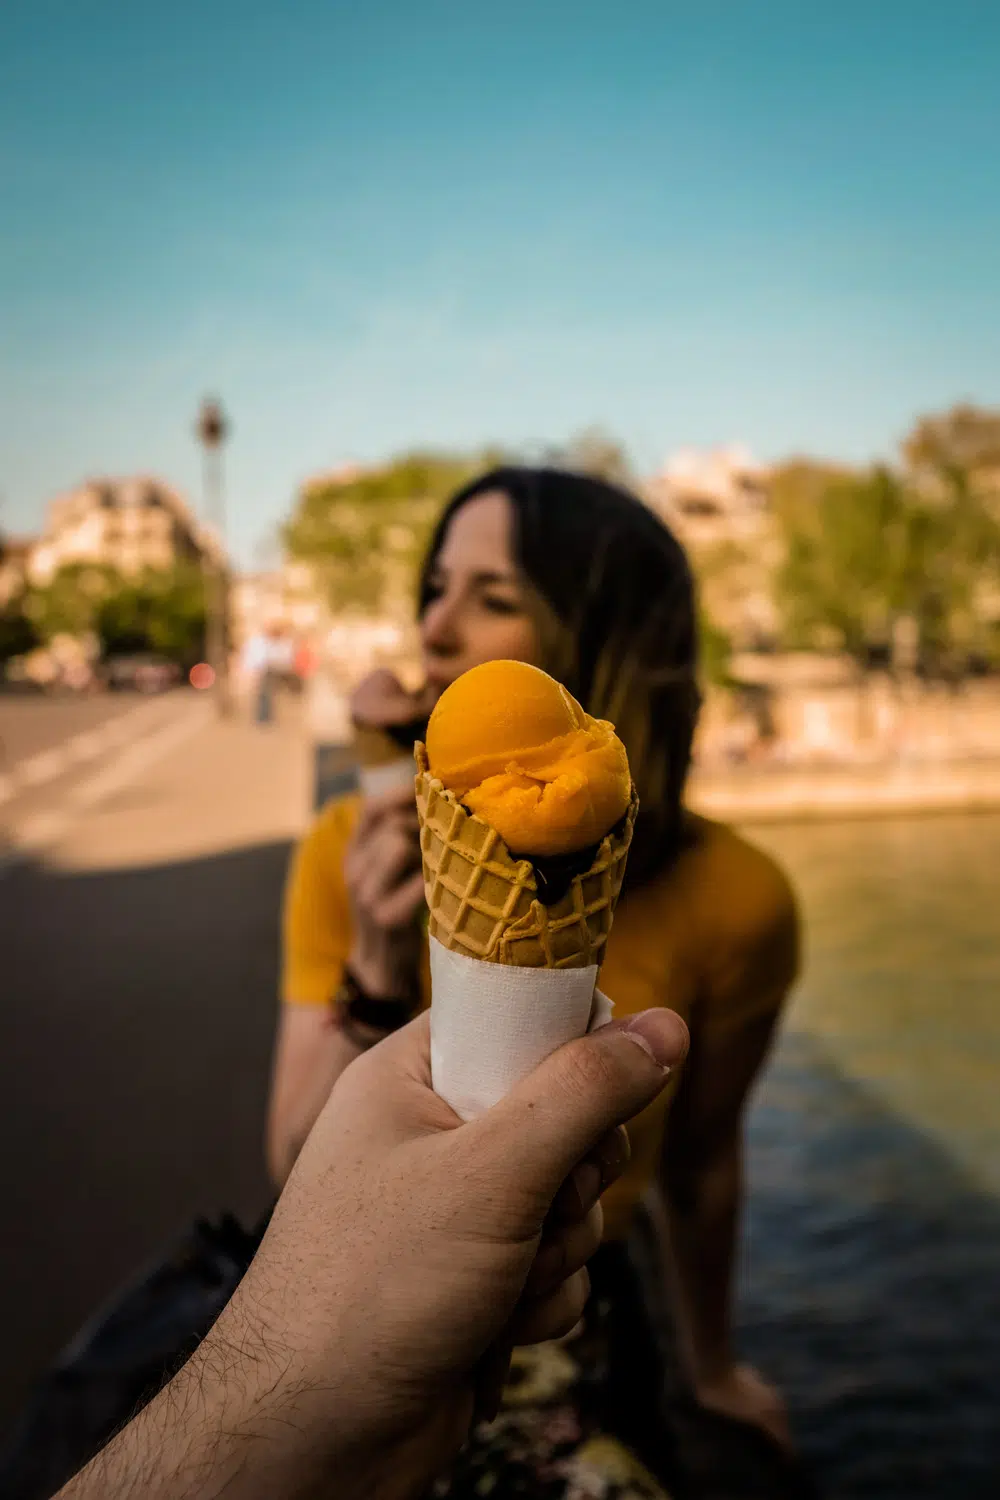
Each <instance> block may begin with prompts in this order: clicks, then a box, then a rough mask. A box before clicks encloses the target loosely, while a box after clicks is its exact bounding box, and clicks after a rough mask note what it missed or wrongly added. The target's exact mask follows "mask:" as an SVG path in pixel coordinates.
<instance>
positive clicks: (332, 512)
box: [283, 453, 496, 614]
mask: <svg viewBox="0 0 1000 1500" xmlns="http://www.w3.org/2000/svg"><path fill="white" fill-rule="evenodd" d="M495 461H496V455H482V456H480V457H479V458H462V457H456V456H452V455H447V454H437V453H411V454H407V455H405V456H404V457H402V458H398V459H395V460H393V461H392V462H391V463H388V464H386V465H384V466H382V467H380V468H377V469H363V470H361V471H359V472H358V473H356V474H352V475H350V476H348V477H346V478H343V479H340V478H337V477H332V478H330V479H329V480H326V481H321V482H318V483H314V484H311V485H309V486H307V487H306V488H305V489H304V490H303V491H302V493H301V494H300V496H299V498H298V500H297V502H296V505H295V509H294V511H293V513H292V516H291V518H290V520H289V521H288V522H287V523H286V525H285V527H284V529H283V540H284V544H285V547H286V549H287V551H288V554H289V556H291V557H293V558H296V559H299V560H301V561H303V562H309V563H311V564H312V565H313V567H314V568H315V570H316V573H317V575H318V577H319V578H320V579H321V581H322V583H323V586H324V588H325V591H326V594H327V598H328V600H329V602H330V605H331V607H332V608H333V609H335V610H341V609H347V608H351V607H354V608H357V609H359V610H361V611H364V612H366V613H371V614H374V613H377V612H378V611H379V610H380V609H381V608H382V607H383V606H384V605H385V604H386V602H387V600H388V599H389V597H390V596H391V595H392V594H393V593H396V592H404V591H405V590H407V589H408V588H409V589H412V586H413V581H414V579H415V576H416V570H417V568H418V566H419V563H420V559H421V558H422V556H423V554H424V551H425V549H426V547H427V543H428V541H429V539H430V535H431V532H432V530H433V527H434V523H435V521H436V519H437V517H438V515H439V514H440V511H441V509H442V506H443V505H444V502H445V501H446V500H447V499H448V498H449V496H450V495H451V494H452V493H453V492H454V491H455V490H456V489H458V488H459V486H460V485H462V484H464V483H465V482H466V481H467V480H468V479H470V478H472V476H473V475H474V474H476V473H478V472H479V471H480V470H481V469H482V468H484V467H486V466H487V464H489V463H490V462H495Z"/></svg>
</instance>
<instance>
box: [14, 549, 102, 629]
mask: <svg viewBox="0 0 1000 1500" xmlns="http://www.w3.org/2000/svg"><path fill="white" fill-rule="evenodd" d="M121 587H122V578H121V575H120V574H119V573H117V572H116V570H115V569H114V568H111V567H108V566H106V565H105V564H103V563H68V564H67V565H66V566H65V567H63V568H60V569H59V570H58V572H57V573H55V574H54V576H53V577H52V579H51V580H50V581H49V583H47V584H44V585H43V584H35V585H33V586H32V587H31V588H29V589H28V591H27V594H26V596H25V604H24V608H25V613H26V614H27V615H28V618H29V619H30V620H31V622H32V624H33V625H34V627H35V629H36V631H37V632H38V635H39V638H40V639H41V640H42V641H51V640H53V639H54V638H55V637H56V636H57V635H71V636H83V635H86V634H88V632H90V631H92V630H93V628H94V623H95V621H96V619H97V613H98V610H99V609H100V607H101V605H102V603H103V602H104V600H105V599H107V598H109V597H110V595H112V594H113V593H115V592H116V591H117V590H119V589H120V588H121Z"/></svg>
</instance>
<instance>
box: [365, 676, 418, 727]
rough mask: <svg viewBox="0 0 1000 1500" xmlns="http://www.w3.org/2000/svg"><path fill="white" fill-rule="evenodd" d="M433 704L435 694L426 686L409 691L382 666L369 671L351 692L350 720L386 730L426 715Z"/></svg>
mask: <svg viewBox="0 0 1000 1500" xmlns="http://www.w3.org/2000/svg"><path fill="white" fill-rule="evenodd" d="M433 707H434V694H433V692H432V691H431V690H430V689H429V688H422V689H421V690H420V691H419V692H417V693H408V692H407V691H406V689H405V688H404V687H403V684H402V683H401V682H400V680H399V678H398V677H397V676H396V675H395V673H394V672H390V671H389V669H388V668H387V667H381V668H380V669H379V670H378V671H377V672H371V673H369V675H368V676H367V677H366V678H365V679H364V681H363V682H359V683H358V686H357V687H356V688H355V689H354V692H353V693H352V694H351V700H350V712H351V722H352V724H363V725H364V726H365V728H366V729H387V728H389V727H390V726H396V725H399V724H412V723H413V721H414V720H415V719H421V718H426V716H427V715H428V714H429V713H430V711H431V709H432V708H433Z"/></svg>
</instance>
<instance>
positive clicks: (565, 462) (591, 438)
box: [546, 426, 636, 489]
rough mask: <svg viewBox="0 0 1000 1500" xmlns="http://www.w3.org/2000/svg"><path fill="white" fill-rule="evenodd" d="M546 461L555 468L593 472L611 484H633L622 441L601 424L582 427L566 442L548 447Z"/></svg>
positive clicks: (632, 486)
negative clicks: (600, 425) (580, 430)
mask: <svg viewBox="0 0 1000 1500" xmlns="http://www.w3.org/2000/svg"><path fill="white" fill-rule="evenodd" d="M546 462H547V463H550V464H554V465H555V466H556V467H557V468H561V469H572V470H573V471H574V472H576V473H578V474H592V475H593V476H594V477H595V478H597V479H606V480H607V481H608V482H609V483H610V484H620V485H624V486H625V488H626V489H632V488H634V487H635V484H636V477H635V474H634V473H633V470H632V465H631V462H630V461H629V456H628V453H627V451H626V449H625V447H624V445H623V444H622V443H620V442H619V441H618V439H617V438H615V437H612V436H611V434H610V433H607V432H605V431H604V429H603V428H602V427H596V426H595V427H585V428H584V429H583V431H582V432H578V433H576V434H575V435H574V436H573V437H571V438H570V440H569V442H567V443H564V444H562V445H560V446H557V447H554V448H550V449H548V450H547V453H546Z"/></svg>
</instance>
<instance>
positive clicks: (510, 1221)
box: [63, 1011, 687, 1500]
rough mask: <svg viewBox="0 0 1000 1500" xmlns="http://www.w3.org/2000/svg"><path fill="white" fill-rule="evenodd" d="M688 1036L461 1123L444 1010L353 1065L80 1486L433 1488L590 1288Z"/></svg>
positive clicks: (593, 1066) (177, 1493) (659, 1031)
mask: <svg viewBox="0 0 1000 1500" xmlns="http://www.w3.org/2000/svg"><path fill="white" fill-rule="evenodd" d="M686 1049H687V1029H686V1027H685V1026H684V1023H683V1022H682V1021H681V1020H680V1019H679V1017H677V1016H675V1015H674V1014H673V1013H672V1012H670V1011H647V1012H646V1013H644V1014H643V1015H640V1016H635V1017H631V1018H629V1019H628V1020H626V1021H623V1022H613V1023H612V1024H611V1025H610V1026H607V1027H604V1028H603V1029H602V1030H600V1031H597V1032H594V1033H593V1034H592V1035H590V1036H587V1037H584V1038H582V1039H581V1040H579V1041H576V1042H571V1043H570V1044H569V1045H568V1046H566V1047H563V1048H560V1050H559V1051H558V1052H555V1053H553V1055H552V1056H551V1057H550V1058H548V1059H547V1060H546V1061H545V1062H544V1063H543V1064H542V1065H541V1067H539V1068H538V1069H536V1071H535V1072H534V1073H532V1074H531V1076H530V1077H529V1078H527V1079H525V1080H524V1081H523V1082H522V1083H521V1084H520V1085H519V1086H518V1087H517V1089H515V1090H514V1091H513V1093H511V1094H510V1095H509V1096H508V1097H507V1098H506V1099H504V1100H502V1101H501V1103H500V1104H498V1105H496V1106H495V1107H494V1108H493V1109H491V1110H490V1111H489V1112H488V1113H487V1114H485V1115H483V1116H481V1117H480V1118H479V1119H478V1120H473V1121H471V1122H469V1123H467V1124H462V1123H461V1122H460V1121H459V1120H458V1119H457V1117H456V1116H455V1115H454V1114H453V1113H452V1111H451V1110H450V1109H449V1107H448V1106H447V1105H446V1104H445V1103H444V1102H443V1100H441V1099H439V1098H438V1097H437V1095H436V1094H435V1093H433V1091H432V1090H431V1087H430V1059H429V1026H428V1020H427V1017H426V1016H422V1017H419V1018H418V1019H417V1020H416V1021H413V1022H412V1023H411V1024H410V1025H409V1026H407V1027H405V1028H404V1029H403V1030H402V1031H399V1032H397V1033H396V1034H395V1035H393V1036H391V1037H389V1038H388V1039H387V1040H386V1041H384V1042H382V1043H381V1044H380V1045H379V1046H378V1047H375V1048H373V1049H372V1051H370V1052H368V1053H366V1054H364V1055H363V1056H362V1057H361V1058H359V1059H358V1061H357V1062H355V1063H353V1064H352V1065H351V1066H350V1067H349V1068H348V1069H347V1071H346V1072H345V1073H344V1074H343V1075H342V1077H341V1078H340V1080H339V1081H338V1083H337V1085H336V1087H335V1088H334V1090H333V1092H332V1094H331V1095H330V1098H329V1101H328V1102H327V1104H326V1106H325V1108H324V1110H323V1112H322V1114H321V1115H320V1117H319V1119H318V1121H317V1123H316V1126H315V1128H314V1130H313V1132H312V1134H311V1135H310V1137H309V1139H308V1141H307V1142H306V1144H305V1146H304V1147H303V1150H302V1152H301V1154H300V1156H299V1159H298V1161H297V1162H296V1165H295V1167H294V1169H293V1171H292V1173H291V1176H290V1177H289V1179H288V1183H287V1186H286V1188H285V1191H284V1193H283V1194H282V1196H281V1198H280V1199H279V1202H278V1206H277V1208H276V1209H275V1213H274V1217H273V1219H272V1221H271V1225H270V1227H269V1229H268V1231H267V1234H266V1235H265V1237H264V1241H263V1243H262V1245H261V1247H260V1250H259V1251H258V1253H257V1256H256V1257H255V1259H254V1261H253V1264H252V1265H251V1267H250V1269H249V1271H248V1272H247V1274H246V1276H245V1278H244V1280H243V1282H242V1283H241V1285H240V1287H239V1289H238V1290H237V1292H236V1294H235V1295H234V1297H233V1299H232V1301H231V1302H230V1304H229V1306H228V1307H227V1308H226V1309H225V1311H224V1312H223V1313H222V1316H221V1317H220V1318H219V1320H218V1322H217V1323H216V1325H215V1327H214V1328H213V1329H212V1331H211V1332H210V1333H209V1335H208V1337H207V1338H206V1339H205V1341H204V1343H203V1344H202V1345H201V1347H200V1348H199V1350H198V1351H197V1353H196V1354H195V1355H194V1357H193V1358H192V1359H191V1361H190V1362H189V1363H188V1364H187V1365H186V1366H185V1367H184V1369H183V1370H182V1371H181V1372H180V1374H179V1375H178V1376H177V1377H176V1378H175V1379H174V1380H173V1381H172V1382H171V1384H170V1385H169V1386H168V1387H167V1388H166V1390H165V1391H163V1392H162V1393H161V1395H160V1396H159V1397H157V1398H156V1400H155V1401H153V1402H152V1403H151V1404H150V1406H149V1407H147V1408H146V1410H145V1411H144V1412H142V1413H141V1414H140V1416H139V1417H137V1418H136V1419H135V1421H133V1422H132V1423H130V1425H129V1426H128V1427H127V1428H126V1429H125V1430H124V1432H122V1433H121V1434H120V1435H119V1437H118V1438H116V1439H115V1440H114V1442H113V1443H112V1444H111V1445H110V1446H109V1447H108V1448H107V1449H106V1450H105V1452H104V1453H103V1454H101V1455H99V1456H98V1458H97V1459H95V1460H94V1462H93V1463H92V1464H91V1465H90V1466H89V1467H88V1468H87V1469H86V1470H84V1472H83V1473H82V1474H81V1475H80V1476H78V1478H77V1479H76V1480H75V1481H73V1482H71V1484H70V1485H69V1486H68V1487H67V1489H66V1490H65V1491H64V1492H63V1493H64V1496H65V1500H70V1497H72V1500H96V1497H97V1496H100V1497H101V1500H121V1497H125V1496H131V1495H133V1494H135V1495H140V1494H141V1495H142V1496H143V1500H167V1497H169V1500H184V1497H188V1496H190V1497H192V1500H194V1497H195V1496H202V1495H205V1494H216V1493H222V1492H223V1490H224V1491H225V1493H226V1494H227V1495H228V1496H229V1497H230V1500H257V1497H260V1500H265V1497H267V1500H270V1497H271V1496H273V1495H277V1494H281V1495H283V1496H286V1497H295V1496H306V1495H314V1494H319V1493H326V1489H325V1488H324V1486H329V1485H330V1484H332V1483H336V1488H337V1494H338V1495H340V1496H341V1497H345V1500H360V1497H361V1496H367V1495H372V1494H378V1495H379V1496H380V1497H388V1500H392V1497H396V1496H409V1495H413V1494H417V1493H419V1492H420V1491H421V1490H423V1489H424V1488H425V1487H426V1486H427V1484H428V1483H429V1482H430V1481H431V1479H432V1478H433V1477H434V1475H435V1474H436V1473H438V1472H439V1471H440V1470H441V1469H442V1467H444V1466H445V1465H446V1464H447V1463H448V1462H449V1460H450V1459H451V1458H452V1457H453V1455H454V1454H455V1452H456V1451H457V1449H458V1447H459V1446H460V1444H461V1443H462V1441H463V1440H464V1438H465V1436H466V1434H467V1432H468V1428H469V1424H470V1422H471V1420H472V1416H473V1412H474V1409H475V1404H476V1400H477V1395H481V1394H482V1387H483V1384H484V1380H485V1383H486V1385H487V1386H488V1385H489V1383H490V1381H491V1380H494V1379H495V1378H496V1372H497V1369H498V1368H499V1369H502V1368H503V1364H504V1359H505V1352H506V1351H507V1350H508V1349H509V1347H510V1346H511V1345H512V1344H514V1343H516V1342H519V1341H520V1342H530V1341H532V1340H537V1339H545V1338H552V1337H556V1336H559V1335H560V1334H563V1333H566V1332H568V1331H569V1329H570V1328H571V1327H572V1326H573V1324H574V1323H575V1322H576V1321H577V1319H578V1318H579V1316H580V1313H581V1311H582V1309H583V1305H584V1302H585V1300H586V1296H587V1289H588V1288H587V1279H586V1273H585V1271H584V1270H583V1265H584V1262H585V1261H586V1259H587V1258H588V1257H589V1256H590V1255H591V1254H592V1253H593V1252H594V1250H595V1249H596V1248H597V1245H598V1243H599V1242H600V1237H601V1215H600V1208H599V1206H596V1204H597V1197H598V1195H599V1193H600V1191H601V1188H602V1186H606V1185H607V1183H608V1182H609V1181H611V1180H612V1179H613V1178H614V1177H615V1176H616V1175H617V1174H618V1172H620V1171H621V1169H622V1167H623V1165H624V1163H625V1161H626V1159H627V1148H626V1147H625V1146H624V1144H623V1139H622V1136H623V1132H622V1131H621V1129H620V1126H621V1124H622V1123H623V1122H624V1121H626V1120H628V1119H631V1117H632V1116H633V1115H635V1114H637V1113H638V1112H639V1111H640V1110H642V1109H644V1108H645V1107H646V1105H647V1104H649V1103H650V1101H651V1100H652V1099H653V1098H655V1096H656V1095H657V1094H658V1093H659V1091H660V1089H661V1088H662V1087H663V1086H664V1084H665V1083H666V1080H667V1075H668V1071H669V1068H670V1067H671V1066H673V1065H675V1064H676V1063H677V1062H679V1061H680V1060H681V1058H682V1057H683V1055H684V1053H685V1051H686Z"/></svg>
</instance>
